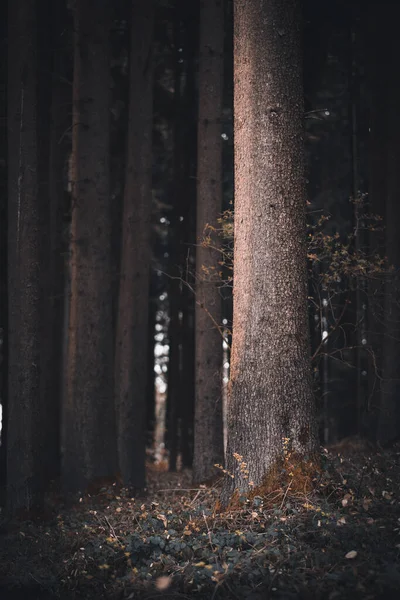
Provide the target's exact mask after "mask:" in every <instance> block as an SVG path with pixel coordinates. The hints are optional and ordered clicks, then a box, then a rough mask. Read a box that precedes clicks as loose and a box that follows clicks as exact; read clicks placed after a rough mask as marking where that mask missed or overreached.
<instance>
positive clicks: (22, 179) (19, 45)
mask: <svg viewBox="0 0 400 600" xmlns="http://www.w3.org/2000/svg"><path fill="white" fill-rule="evenodd" d="M8 8H9V31H8V35H9V55H8V56H9V65H8V77H9V79H8V130H9V136H8V183H9V185H8V195H9V204H8V217H9V221H8V257H9V259H8V286H9V298H8V300H9V302H8V305H9V317H8V324H9V330H8V337H9V379H8V415H7V417H8V421H7V507H8V510H9V511H10V512H15V511H17V510H19V509H27V510H29V509H30V508H32V507H33V506H34V505H40V504H41V501H42V493H43V487H44V472H43V471H44V456H43V441H44V439H45V435H46V431H45V430H44V431H43V428H42V424H43V421H45V414H44V406H43V402H42V400H43V397H42V395H41V393H40V359H41V353H40V343H39V342H40V333H41V331H40V317H41V311H40V296H41V285H40V283H41V282H40V260H41V244H40V242H41V236H42V233H43V232H42V230H41V225H42V223H41V210H40V206H39V195H38V142H37V137H38V135H37V127H38V123H37V44H36V42H37V15H36V2H35V1H34V0H25V1H22V0H12V1H11V2H9V7H8Z"/></svg>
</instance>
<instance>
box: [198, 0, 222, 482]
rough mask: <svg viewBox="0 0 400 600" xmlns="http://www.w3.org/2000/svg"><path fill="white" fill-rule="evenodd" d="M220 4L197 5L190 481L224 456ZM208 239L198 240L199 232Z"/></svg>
mask: <svg viewBox="0 0 400 600" xmlns="http://www.w3.org/2000/svg"><path fill="white" fill-rule="evenodd" d="M223 45H224V5H223V1H222V0H204V1H203V2H201V9H200V61H199V94H200V98H199V118H198V151H197V161H198V167H197V182H198V183H197V226H196V227H197V252H196V358H195V369H196V404H195V431H194V460H193V479H194V481H205V480H206V479H209V478H210V477H212V476H213V475H215V472H216V471H215V467H214V465H215V464H216V463H218V464H221V463H223V462H224V447H223V421H222V335H221V324H222V317H221V309H222V305H221V294H220V289H219V288H220V286H221V280H220V275H219V274H220V270H221V267H220V261H221V254H220V252H219V251H218V247H219V243H218V234H217V235H216V231H215V230H216V229H218V218H219V216H220V215H221V212H222V138H221V132H222V130H221V116H222V97H223V61H224V54H223ZM204 237H206V238H208V239H209V240H210V245H208V244H205V243H203V241H202V240H203V238H204Z"/></svg>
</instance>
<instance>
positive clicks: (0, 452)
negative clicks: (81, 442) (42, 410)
mask: <svg viewBox="0 0 400 600" xmlns="http://www.w3.org/2000/svg"><path fill="white" fill-rule="evenodd" d="M6 40H7V2H3V3H2V4H1V5H0V46H1V48H2V49H3V51H2V52H1V54H0V404H1V417H2V419H1V434H0V506H2V507H4V505H5V493H6V473H7V426H6V425H7V420H8V419H7V387H8V386H7V379H8V298H7V296H8V290H7V245H8V244H7V221H8V210H7V201H8V194H7V58H8V57H7V54H8V53H7V41H6Z"/></svg>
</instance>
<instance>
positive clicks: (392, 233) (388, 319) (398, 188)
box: [378, 9, 400, 444]
mask: <svg viewBox="0 0 400 600" xmlns="http://www.w3.org/2000/svg"><path fill="white" fill-rule="evenodd" d="M395 14H396V13H395V10H393V11H392V10H390V9H389V15H387V17H389V20H388V22H386V23H385V25H386V27H385V35H388V33H389V35H388V46H387V49H388V52H387V54H386V58H387V56H392V57H393V58H394V59H397V58H400V43H399V41H398V37H397V32H396V27H395V26H394V23H395ZM387 23H388V24H387ZM388 68H390V67H389V66H388ZM389 73H390V74H389V77H390V79H389V82H390V85H391V87H390V94H388V95H387V99H388V100H387V101H388V123H389V128H388V131H387V138H386V144H387V151H388V155H387V165H386V174H387V175H386V181H387V197H386V211H385V212H386V214H385V234H386V253H385V254H386V256H387V259H388V262H389V265H391V266H392V267H394V270H393V272H392V273H390V275H389V277H388V278H387V281H386V283H385V299H384V319H385V321H384V338H383V342H384V347H383V365H382V366H383V382H382V391H381V403H380V413H379V425H378V441H379V442H380V443H381V444H388V443H392V442H394V441H395V440H396V439H399V436H400V406H399V397H400V304H399V298H400V275H399V273H400V236H399V231H398V229H399V223H400V202H399V192H400V170H399V161H398V158H399V136H400V115H399V103H400V83H399V82H398V79H397V77H394V76H393V72H392V69H391V68H390V72H389Z"/></svg>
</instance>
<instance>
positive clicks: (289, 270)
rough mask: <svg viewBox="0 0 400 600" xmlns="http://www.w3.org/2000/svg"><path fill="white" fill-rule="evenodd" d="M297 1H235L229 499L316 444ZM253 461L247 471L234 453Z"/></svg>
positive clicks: (310, 452) (314, 448) (312, 450)
mask: <svg viewBox="0 0 400 600" xmlns="http://www.w3.org/2000/svg"><path fill="white" fill-rule="evenodd" d="M301 24H302V19H301V10H300V2H299V0H288V2H285V3H282V2H281V1H280V0H265V1H264V2H263V3H260V2H258V1H257V0H237V1H236V4H235V15H234V28H235V31H234V37H235V50H234V52H235V54H234V61H235V68H234V70H235V74H234V106H235V114H234V119H235V259H234V260H235V263H234V308H233V311H234V315H233V347H232V359H231V379H230V396H229V403H228V445H227V469H228V471H229V472H231V473H232V474H233V476H234V479H231V478H230V477H229V478H227V482H226V487H225V490H224V495H223V499H224V500H225V501H227V499H228V498H229V496H230V494H231V492H232V491H233V490H234V489H236V490H244V491H245V490H247V489H248V488H249V481H252V482H253V483H254V485H256V486H257V485H259V484H261V483H262V481H263V478H264V477H265V476H266V474H267V473H268V471H269V470H270V469H271V468H272V467H274V465H275V464H276V463H277V462H278V461H279V460H280V459H281V458H282V457H283V438H287V439H288V440H289V448H290V449H291V450H292V451H293V452H294V453H295V455H297V456H298V457H299V459H301V458H305V457H306V456H308V457H310V458H311V456H312V455H314V454H316V453H317V451H318V446H319V444H318V427H317V420H316V411H315V403H314V397H313V390H312V381H311V371H310V349H309V329H308V319H307V270H306V245H305V242H306V226H305V193H304V148H303V132H302V121H303V89H302V69H301V51H300V46H301V44H300V37H301V36H300V30H301ZM234 453H238V454H239V455H241V456H242V457H243V461H245V462H246V463H247V465H248V467H247V468H248V478H246V476H245V474H244V473H243V472H242V470H241V465H240V464H239V462H240V461H239V462H238V461H237V460H235V458H234V457H233V454H234Z"/></svg>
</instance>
